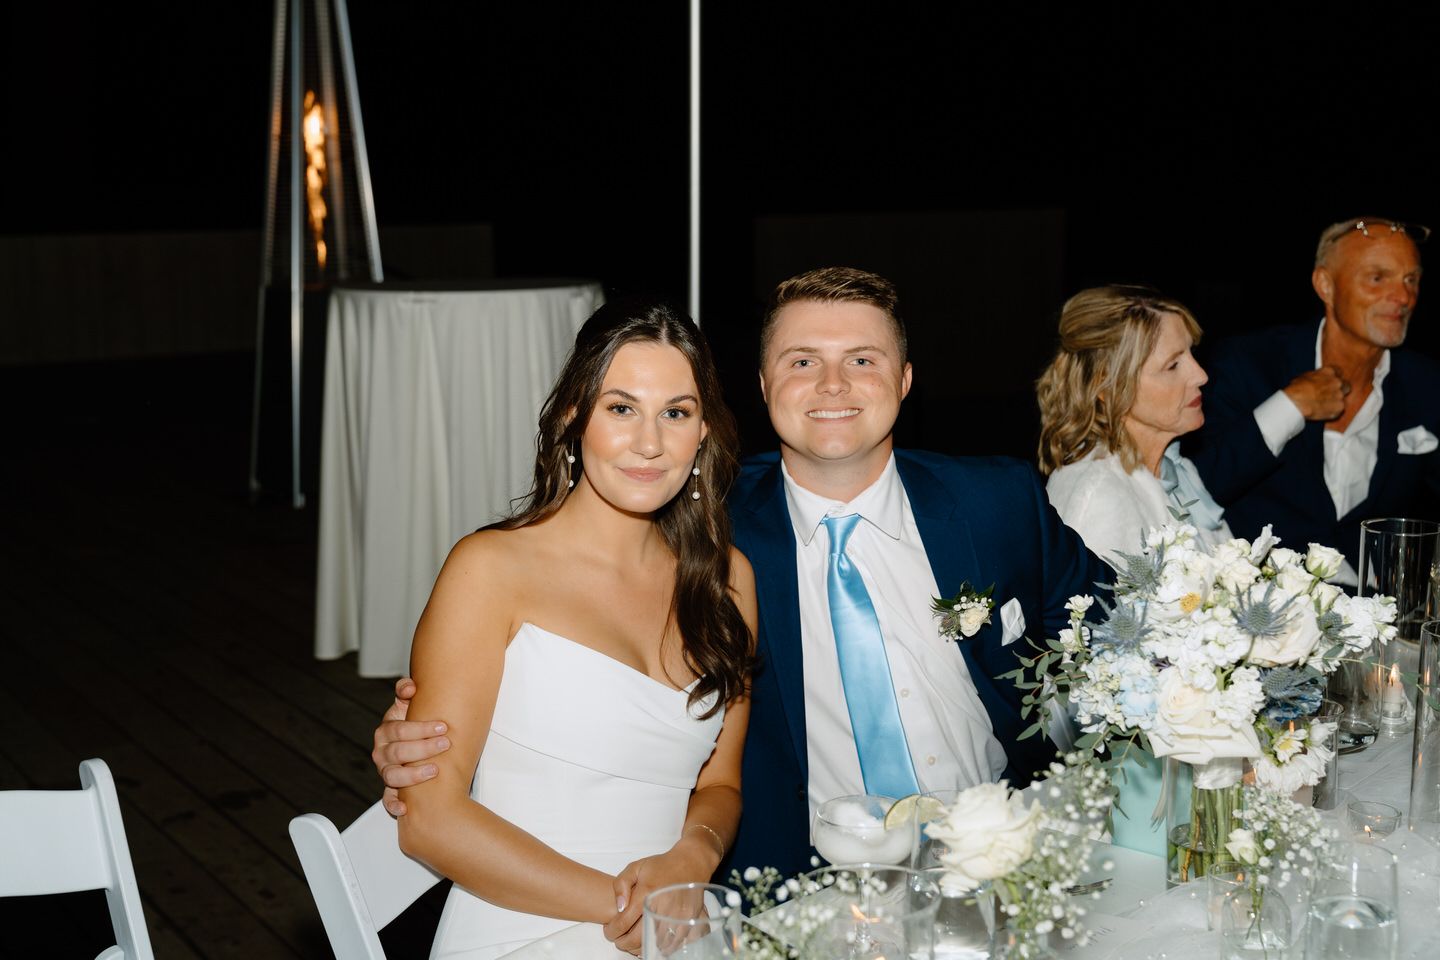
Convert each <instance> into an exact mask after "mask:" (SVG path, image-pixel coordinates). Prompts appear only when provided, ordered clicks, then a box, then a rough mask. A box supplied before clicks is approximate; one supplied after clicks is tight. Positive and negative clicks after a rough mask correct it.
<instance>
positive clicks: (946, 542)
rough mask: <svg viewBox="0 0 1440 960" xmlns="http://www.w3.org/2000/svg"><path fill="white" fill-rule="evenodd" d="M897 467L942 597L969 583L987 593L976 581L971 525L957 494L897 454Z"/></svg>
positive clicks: (932, 475)
mask: <svg viewBox="0 0 1440 960" xmlns="http://www.w3.org/2000/svg"><path fill="white" fill-rule="evenodd" d="M895 466H896V468H897V469H898V470H899V472H900V482H901V483H902V484H904V486H905V494H906V496H908V497H909V498H910V510H911V512H912V513H913V514H914V515H915V525H916V526H917V527H919V528H920V540H921V542H922V543H924V544H925V557H926V559H927V560H929V561H930V570H931V572H932V573H934V574H935V584H936V586H937V587H939V589H940V595H941V596H942V597H953V596H954V595H955V594H956V592H958V591H959V589H960V585H961V584H962V583H964V582H965V581H966V580H969V581H971V586H975V587H977V588H979V589H984V587H985V584H979V583H978V582H977V581H978V579H979V576H980V563H979V559H978V557H977V556H976V554H975V545H974V543H973V542H972V540H971V536H970V524H969V523H967V522H966V521H965V520H964V519H963V518H962V517H959V516H958V515H957V514H958V513H959V507H960V501H959V499H958V492H956V491H951V490H949V489H947V488H946V487H945V485H944V484H942V483H941V482H940V481H939V480H937V479H936V477H935V474H934V473H932V472H931V471H930V470H929V469H927V468H926V467H925V466H923V465H921V464H919V463H915V462H913V461H912V460H910V459H909V458H908V457H907V456H905V454H904V452H903V451H900V452H897V453H896V456H895Z"/></svg>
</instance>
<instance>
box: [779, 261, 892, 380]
mask: <svg viewBox="0 0 1440 960" xmlns="http://www.w3.org/2000/svg"><path fill="white" fill-rule="evenodd" d="M802 300H815V301H818V302H820V303H868V304H870V305H871V306H872V307H875V308H877V309H879V311H880V312H881V313H883V314H885V319H886V320H889V321H890V332H891V333H892V334H893V335H894V337H895V345H896V346H897V347H899V349H900V363H901V364H902V365H903V364H904V363H905V360H906V340H905V321H904V320H903V319H901V317H900V294H899V293H897V292H896V290H895V285H894V284H893V283H891V282H890V281H889V280H886V279H885V278H884V277H882V276H880V275H879V274H876V273H867V272H866V271H864V270H856V269H855V268H854V267H820V268H818V269H815V270H807V271H805V272H804V273H802V274H799V275H797V276H793V277H791V278H790V279H789V280H786V281H785V282H783V283H781V284H780V285H779V286H777V287H776V288H775V289H774V290H773V291H771V293H770V299H769V300H768V301H767V302H766V305H765V321H764V323H762V324H761V325H760V369H761V371H764V369H765V354H766V352H767V351H768V350H769V349H770V337H771V335H772V334H773V333H774V332H775V321H776V319H777V318H778V317H779V316H780V311H781V310H783V309H785V307H787V306H789V305H790V304H792V303H797V302H799V301H802Z"/></svg>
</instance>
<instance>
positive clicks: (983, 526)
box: [727, 450, 1110, 875]
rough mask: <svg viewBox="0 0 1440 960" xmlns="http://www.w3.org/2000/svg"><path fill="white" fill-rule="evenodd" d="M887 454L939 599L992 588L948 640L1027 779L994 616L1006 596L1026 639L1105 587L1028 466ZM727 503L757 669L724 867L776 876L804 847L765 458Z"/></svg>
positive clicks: (1042, 746)
mask: <svg viewBox="0 0 1440 960" xmlns="http://www.w3.org/2000/svg"><path fill="white" fill-rule="evenodd" d="M895 460H896V465H897V467H898V469H899V472H900V479H901V482H902V483H903V484H904V486H905V492H906V494H907V495H908V496H909V498H910V506H911V510H912V511H913V512H914V515H915V522H916V524H917V526H918V527H919V529H920V538H921V540H922V541H923V542H924V544H925V552H926V555H927V556H928V558H929V560H930V567H931V569H932V570H933V571H934V573H935V582H936V583H937V584H938V586H939V588H940V593H941V594H942V595H943V596H946V597H950V596H954V595H955V593H956V592H957V591H959V589H960V586H961V584H962V583H963V582H964V581H966V580H968V581H970V584H971V586H973V587H975V588H977V589H984V588H985V587H988V586H989V585H990V584H992V583H993V584H995V593H994V599H995V601H996V608H997V613H996V615H995V616H994V617H993V618H992V619H993V622H992V623H991V624H989V625H987V626H985V627H982V628H981V629H980V632H979V633H977V634H976V635H975V636H974V637H971V638H969V639H967V640H964V641H960V642H959V643H958V644H957V646H958V647H959V652H960V655H962V656H964V657H965V663H966V665H967V666H968V667H969V669H970V676H971V677H972V678H973V679H974V681H975V686H976V689H977V690H978V691H979V694H980V699H981V701H982V702H983V703H984V704H985V708H986V710H987V711H988V712H989V714H990V720H991V722H992V724H993V726H994V730H995V736H996V738H997V739H998V740H999V741H1000V743H1001V744H1002V745H1003V746H1004V747H1005V751H1006V754H1007V756H1008V757H1009V760H1010V769H1009V770H1008V771H1007V775H1008V776H1009V777H1010V778H1011V781H1012V783H1015V784H1017V785H1019V784H1022V783H1028V782H1029V780H1030V777H1031V775H1032V774H1033V773H1034V772H1035V771H1037V770H1041V769H1043V768H1044V766H1045V765H1046V764H1048V763H1049V762H1050V761H1051V760H1052V759H1053V758H1054V755H1055V754H1054V750H1055V748H1054V745H1053V744H1051V743H1050V742H1049V740H1048V739H1046V738H1044V737H1039V736H1036V737H1031V738H1028V739H1026V740H1019V739H1018V735H1019V733H1020V732H1021V731H1022V730H1024V729H1025V727H1027V726H1029V725H1030V723H1031V722H1032V721H1031V720H1022V719H1021V717H1020V706H1021V704H1020V700H1021V696H1022V694H1021V693H1020V691H1018V690H1017V689H1016V688H1015V687H1014V685H1013V684H1012V683H1010V682H1007V681H1003V680H1001V681H997V680H996V679H995V677H997V676H999V675H1000V674H1002V673H1007V672H1009V671H1010V670H1013V669H1015V668H1016V667H1017V666H1019V663H1018V661H1017V659H1016V655H1017V654H1021V653H1025V654H1029V653H1031V652H1033V651H1032V650H1031V648H1030V647H1029V645H1028V644H1027V643H1026V642H1025V641H1024V640H1023V639H1022V640H1017V641H1016V642H1015V643H1014V644H1012V645H1010V646H1004V647H1002V646H1001V643H1000V641H1001V626H1000V617H999V614H998V608H999V607H1000V606H1003V605H1004V604H1005V603H1006V602H1007V601H1009V600H1010V599H1011V598H1012V597H1013V598H1017V599H1019V601H1020V604H1021V607H1022V609H1023V611H1024V614H1025V623H1026V633H1027V635H1028V636H1029V637H1032V638H1035V639H1037V640H1038V639H1039V638H1040V637H1041V636H1049V637H1053V636H1055V635H1056V634H1057V633H1058V632H1059V631H1060V630H1061V629H1062V628H1063V627H1065V626H1066V625H1067V623H1068V614H1067V613H1066V611H1065V609H1064V606H1065V602H1066V600H1068V599H1069V598H1070V597H1072V596H1074V595H1075V594H1079V593H1085V594H1088V593H1093V592H1094V585H1095V583H1096V582H1097V581H1101V580H1104V581H1106V582H1108V581H1109V580H1110V573H1109V568H1108V567H1107V566H1106V565H1105V564H1104V563H1103V562H1101V561H1100V560H1098V559H1096V558H1095V557H1094V556H1093V555H1092V554H1091V553H1090V552H1089V551H1088V550H1087V549H1086V548H1085V545H1084V543H1083V542H1081V540H1080V537H1079V535H1077V534H1076V533H1075V532H1074V531H1073V530H1071V529H1070V528H1069V527H1067V526H1065V525H1064V524H1063V523H1061V521H1060V518H1059V516H1058V515H1057V514H1056V513H1055V510H1054V509H1053V508H1052V507H1051V506H1050V503H1049V501H1048V500H1047V499H1046V497H1045V490H1044V488H1043V487H1042V486H1041V484H1040V480H1039V477H1038V475H1037V474H1036V472H1035V470H1034V469H1033V468H1032V467H1030V466H1029V465H1028V464H1025V463H1022V462H1021V461H1019V460H1013V459H1010V458H1007V457H993V458H984V459H968V458H967V459H956V458H953V457H946V456H941V455H939V454H933V453H924V452H920V451H901V450H897V451H896V452H895ZM727 501H728V503H729V505H730V515H731V517H732V519H733V521H734V527H735V545H736V546H737V547H738V548H739V549H740V550H741V551H742V552H743V553H744V554H745V555H746V556H747V557H749V559H750V562H751V563H752V564H753V565H754V567H755V585H756V589H757V592H758V596H759V604H760V625H759V636H758V638H757V639H758V645H759V654H760V661H761V662H760V667H759V670H758V671H757V674H756V677H755V681H754V688H753V696H752V700H751V712H750V731H749V735H748V736H747V738H746V743H745V760H744V767H743V779H742V790H743V793H744V812H743V814H742V815H741V820H740V834H739V837H738V838H737V840H736V843H735V848H734V850H733V852H732V854H731V856H730V858H729V864H730V865H733V866H735V867H738V868H740V869H744V868H745V867H748V866H773V867H775V868H776V869H778V870H780V872H781V873H782V874H786V875H789V874H791V873H794V872H796V871H801V870H809V869H811V867H810V855H811V848H810V832H809V816H810V810H809V802H808V800H807V798H806V792H805V791H806V784H807V783H808V782H809V766H808V763H807V761H806V739H805V688H804V667H803V664H802V662H801V647H800V602H799V587H798V583H797V574H796V559H795V534H794V528H793V526H792V524H791V521H790V513H789V508H788V507H787V505H786V501H785V486H784V482H783V480H782V478H781V475H780V457H779V454H778V453H771V454H766V455H764V456H761V457H757V458H754V459H751V460H748V461H746V464H745V468H744V470H743V472H742V473H741V476H740V480H739V482H738V483H737V484H736V486H735V489H733V490H732V491H731V492H730V495H729V497H728V498H727Z"/></svg>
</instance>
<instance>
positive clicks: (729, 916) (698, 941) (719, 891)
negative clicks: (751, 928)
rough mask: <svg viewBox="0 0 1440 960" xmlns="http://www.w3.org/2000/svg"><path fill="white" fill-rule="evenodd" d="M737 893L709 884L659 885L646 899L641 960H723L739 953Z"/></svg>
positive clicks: (738, 904)
mask: <svg viewBox="0 0 1440 960" xmlns="http://www.w3.org/2000/svg"><path fill="white" fill-rule="evenodd" d="M739 907H740V895H739V894H738V893H736V892H735V891H734V890H731V889H730V888H729V887H722V886H719V885H717V884H713V883H680V884H676V885H674V886H670V887H661V888H660V889H659V890H656V891H654V892H653V893H651V894H650V896H648V897H646V898H645V913H644V924H645V925H644V926H643V927H642V928H641V932H640V949H641V954H640V955H641V957H642V958H643V960H661V958H662V957H675V958H680V957H683V958H685V960H721V958H728V957H736V956H738V955H739V950H740V943H739V942H740V909H739Z"/></svg>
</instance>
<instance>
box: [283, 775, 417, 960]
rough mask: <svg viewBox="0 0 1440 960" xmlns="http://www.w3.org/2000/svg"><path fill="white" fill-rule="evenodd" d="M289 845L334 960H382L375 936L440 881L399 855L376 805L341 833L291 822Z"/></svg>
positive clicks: (310, 819)
mask: <svg viewBox="0 0 1440 960" xmlns="http://www.w3.org/2000/svg"><path fill="white" fill-rule="evenodd" d="M290 839H291V841H292V842H293V843H294V844H295V852H296V853H298V854H300V865H301V866H303V867H304V868H305V881H306V882H307V883H309V884H310V893H311V894H312V895H313V896H314V897H315V906H316V907H317V908H318V909H319V911H320V919H321V920H323V921H324V923H325V935H326V936H327V937H329V938H330V946H331V948H332V949H333V950H334V951H335V956H336V957H337V958H338V960H351V958H352V957H353V958H364V960H385V950H384V948H383V947H381V946H380V935H379V931H380V930H381V929H383V928H384V927H385V925H386V924H388V923H389V922H390V921H391V920H394V919H395V918H396V917H398V916H399V915H400V914H401V913H402V912H404V910H405V908H406V907H408V906H410V904H412V903H414V902H415V901H416V900H417V899H419V898H420V896H421V894H423V893H424V892H425V891H426V890H429V889H430V888H431V887H433V886H435V884H436V883H438V882H440V881H441V880H443V879H444V878H443V877H442V876H441V875H440V874H438V873H436V872H435V871H434V870H431V869H430V868H429V867H427V866H425V864H423V863H421V862H420V861H419V860H412V859H410V858H409V857H407V856H405V854H403V853H401V852H400V828H399V827H398V826H397V825H396V823H395V819H394V818H393V817H391V816H390V814H388V813H386V812H385V808H384V807H383V806H381V805H380V804H379V803H377V804H375V805H374V806H373V807H371V808H370V809H369V810H366V811H365V812H364V813H362V814H360V816H359V817H358V818H357V819H356V820H355V822H354V823H352V824H350V826H348V827H346V828H345V832H344V833H340V832H338V831H337V830H336V829H335V824H333V823H331V822H330V820H329V819H328V818H326V817H323V816H321V815H320V814H318V813H303V814H301V815H300V816H298V817H296V818H295V819H294V820H291V821H290Z"/></svg>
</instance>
